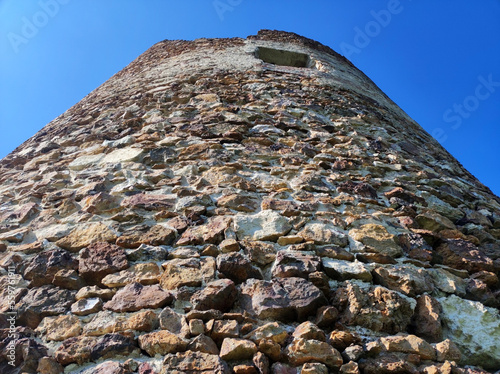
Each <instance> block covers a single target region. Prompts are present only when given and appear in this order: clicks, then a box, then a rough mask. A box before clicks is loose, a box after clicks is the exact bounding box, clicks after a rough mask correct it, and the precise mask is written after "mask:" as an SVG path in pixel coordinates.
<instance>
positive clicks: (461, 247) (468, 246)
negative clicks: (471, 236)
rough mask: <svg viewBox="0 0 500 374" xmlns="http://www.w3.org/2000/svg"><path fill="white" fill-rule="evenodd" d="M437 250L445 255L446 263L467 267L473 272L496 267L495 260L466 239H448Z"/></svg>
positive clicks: (453, 266)
mask: <svg viewBox="0 0 500 374" xmlns="http://www.w3.org/2000/svg"><path fill="white" fill-rule="evenodd" d="M436 251H437V253H439V254H440V255H441V256H442V257H443V263H444V264H445V265H448V266H450V267H452V268H455V269H465V270H467V271H469V272H471V273H475V272H478V271H482V270H486V271H492V270H493V269H494V265H493V260H492V259H490V258H488V257H487V256H485V255H484V254H483V253H482V252H481V250H480V249H479V248H478V247H476V246H475V245H474V244H472V243H471V242H468V241H466V240H462V239H448V240H446V241H445V242H444V243H443V244H441V245H440V246H439V247H438V248H437V249H436Z"/></svg>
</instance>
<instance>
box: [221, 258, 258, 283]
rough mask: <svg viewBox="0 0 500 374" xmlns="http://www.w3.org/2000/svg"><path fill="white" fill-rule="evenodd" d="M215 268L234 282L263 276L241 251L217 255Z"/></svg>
mask: <svg viewBox="0 0 500 374" xmlns="http://www.w3.org/2000/svg"><path fill="white" fill-rule="evenodd" d="M217 270H218V271H219V272H220V273H222V274H223V275H224V276H225V277H227V278H229V279H231V280H233V281H234V282H235V283H241V282H244V281H246V280H247V279H262V278H263V276H262V273H261V271H260V270H259V269H258V268H256V267H254V266H253V265H252V263H251V261H250V260H249V259H248V258H247V257H245V256H244V255H242V254H241V253H225V254H222V255H219V256H217Z"/></svg>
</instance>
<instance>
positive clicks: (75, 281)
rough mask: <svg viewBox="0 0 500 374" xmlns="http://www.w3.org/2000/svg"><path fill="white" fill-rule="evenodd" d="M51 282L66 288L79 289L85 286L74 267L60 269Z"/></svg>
mask: <svg viewBox="0 0 500 374" xmlns="http://www.w3.org/2000/svg"><path fill="white" fill-rule="evenodd" d="M52 284H53V285H54V286H56V287H60V288H66V289H68V290H80V289H81V288H82V287H85V285H86V283H85V281H84V280H83V278H82V277H80V276H79V275H78V272H77V271H76V270H74V269H61V270H59V271H58V272H57V273H56V274H55V275H54V279H53V280H52Z"/></svg>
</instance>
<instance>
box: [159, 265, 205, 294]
mask: <svg viewBox="0 0 500 374" xmlns="http://www.w3.org/2000/svg"><path fill="white" fill-rule="evenodd" d="M164 268H165V271H164V272H163V274H162V276H161V277H160V285H161V286H162V288H164V289H167V290H175V289H177V288H179V287H182V286H189V287H199V286H201V283H202V282H209V281H210V280H212V279H213V278H214V277H215V261H214V259H213V258H211V257H207V258H202V259H197V258H192V259H175V260H170V261H168V262H167V263H166V265H164Z"/></svg>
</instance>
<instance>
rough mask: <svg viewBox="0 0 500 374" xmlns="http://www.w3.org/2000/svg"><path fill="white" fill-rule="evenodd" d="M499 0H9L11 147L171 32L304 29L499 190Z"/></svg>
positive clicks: (5, 141)
mask: <svg viewBox="0 0 500 374" xmlns="http://www.w3.org/2000/svg"><path fill="white" fill-rule="evenodd" d="M499 20H500V0H482V1H470V0H453V1H451V0H442V1H436V0H413V1H412V0H380V1H378V0H377V1H375V0H371V1H369V0H356V1H353V0H324V1H319V0H317V1H303V0H302V1H298V0H275V1H269V0H268V1H264V0H215V1H213V0H198V1H196V0H191V1H168V0H148V1H144V0H143V1H140V0H106V1H84V0H40V1H38V0H0V131H1V136H0V157H4V156H5V155H7V154H8V153H9V152H11V151H12V150H13V149H14V148H15V147H16V146H18V145H19V144H21V143H22V142H23V141H25V140H26V139H28V138H29V137H31V136H32V135H34V134H35V133H36V132H37V131H38V130H40V129H41V128H42V127H43V126H44V125H45V124H47V123H48V122H50V121H51V120H52V119H54V118H55V117H57V116H58V115H59V114H61V113H63V112H64V111H65V110H67V109H68V108H69V107H71V106H72V105H74V104H75V103H77V102H78V101H79V100H81V99H82V98H83V97H84V96H85V95H87V94H88V93H89V92H91V91H92V90H93V89H95V88H96V87H98V86H99V85H100V84H102V83H103V82H105V81H106V80H107V79H108V78H109V77H111V76H112V75H113V74H114V73H116V72H118V71H119V70H120V69H122V68H123V67H125V66H126V65H127V64H128V63H130V62H131V61H132V60H133V59H135V58H136V57H137V56H138V55H139V54H140V53H142V52H144V51H145V50H146V49H147V48H149V47H150V46H151V45H153V44H154V43H156V42H158V41H161V40H164V39H186V40H190V39H195V38H199V37H233V36H240V37H246V36H248V35H253V34H256V33H257V31H258V30H259V29H263V28H268V29H278V30H286V31H293V32H296V33H298V34H301V35H304V36H307V37H309V38H313V39H315V40H318V41H320V42H322V43H323V44H326V45H328V46H330V47H332V48H333V49H335V50H336V51H338V52H339V53H342V54H344V55H346V56H347V57H348V58H349V59H350V60H351V61H352V62H353V63H354V64H355V65H356V66H357V67H358V68H359V69H361V70H362V71H363V72H364V73H365V74H366V75H368V76H369V77H370V78H371V79H372V80H373V81H374V82H375V83H376V84H377V85H378V86H379V87H380V88H381V89H382V90H383V91H384V92H385V93H386V94H387V95H388V96H389V97H390V98H391V99H393V100H394V101H395V102H396V103H397V104H398V105H399V106H400V107H401V108H402V109H403V110H405V111H406V112H407V113H408V114H409V115H410V116H411V117H412V118H413V119H415V120H416V121H417V122H418V123H419V124H420V125H422V126H423V127H424V129H426V130H427V131H428V132H429V133H431V134H432V135H434V136H435V137H436V138H437V139H438V140H439V141H440V142H441V143H442V144H443V146H444V147H445V148H446V149H447V150H448V151H449V152H450V153H451V154H452V155H453V156H454V157H455V158H457V159H458V160H459V161H460V162H461V163H462V164H463V165H464V166H465V167H466V168H467V169H468V170H469V171H470V172H471V173H472V174H474V175H475V176H476V177H477V178H478V179H479V180H480V181H481V182H483V183H484V184H485V185H487V186H488V187H490V188H491V189H492V190H493V192H495V193H496V194H497V195H500V166H499V160H500V21H499Z"/></svg>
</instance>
